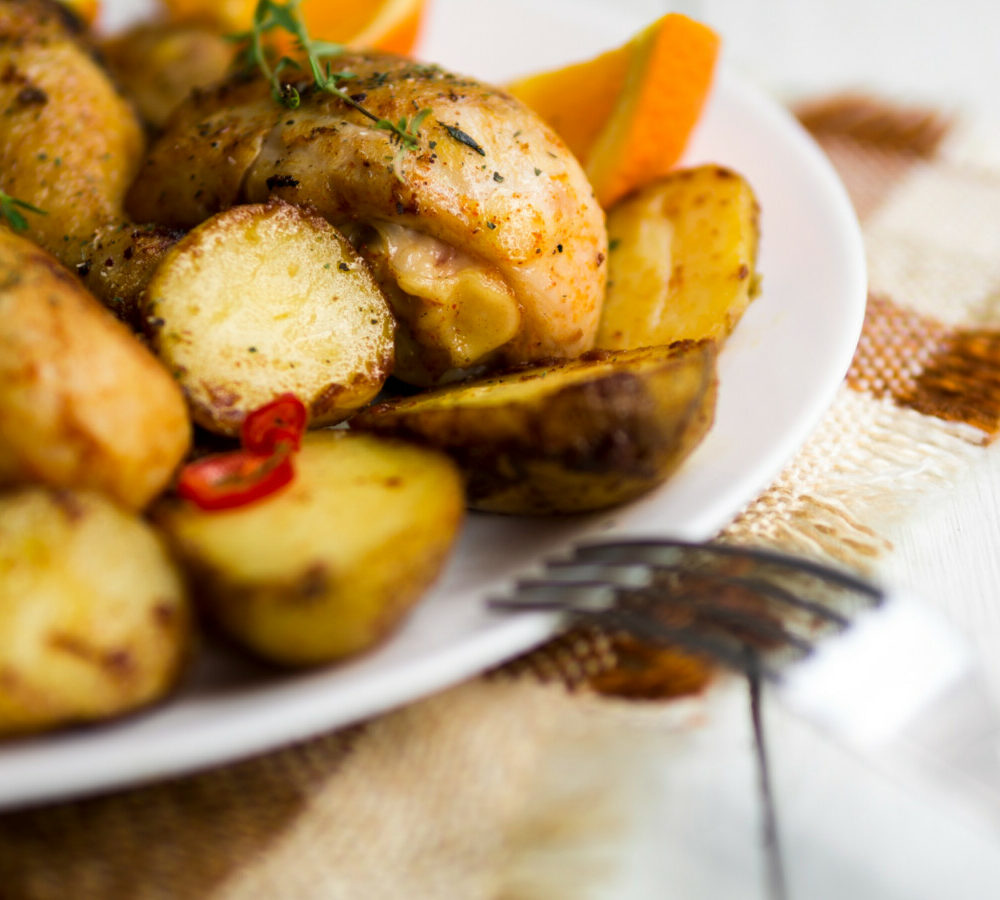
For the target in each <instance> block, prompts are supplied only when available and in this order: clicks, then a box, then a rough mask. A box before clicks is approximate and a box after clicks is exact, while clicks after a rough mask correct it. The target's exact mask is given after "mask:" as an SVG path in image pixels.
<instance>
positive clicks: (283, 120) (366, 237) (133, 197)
mask: <svg viewBox="0 0 1000 900" xmlns="http://www.w3.org/2000/svg"><path fill="white" fill-rule="evenodd" d="M333 65H334V66H335V67H336V68H337V69H338V70H339V71H341V72H343V73H345V75H349V78H348V77H345V78H344V80H343V82H342V84H343V85H344V88H345V90H349V91H350V96H351V97H352V98H353V101H354V104H356V105H351V104H349V103H348V102H346V101H345V100H343V99H341V98H340V97H338V96H336V95H334V94H332V93H329V92H325V91H322V90H319V89H317V88H316V87H315V86H314V85H312V84H311V83H306V82H302V83H298V84H296V85H295V86H296V88H297V90H298V92H299V94H300V96H301V105H300V106H299V107H298V108H296V109H288V108H285V107H283V106H282V105H281V104H280V103H278V102H277V101H276V100H275V99H274V97H273V96H272V92H271V88H270V85H269V84H268V83H267V82H266V81H264V80H263V79H261V78H255V77H252V76H247V75H241V76H237V77H233V78H230V79H229V80H228V81H226V82H224V83H222V84H221V85H219V86H216V87H213V88H211V89H208V90H203V91H198V92H196V93H195V94H194V95H193V96H192V97H191V98H190V99H189V100H188V101H187V102H186V103H185V104H183V105H182V106H181V107H180V108H179V109H178V110H177V111H176V112H175V114H174V115H173V117H172V118H171V120H170V121H169V122H168V124H167V126H166V129H165V131H164V133H163V134H162V136H161V137H160V138H159V139H158V141H157V142H156V143H155V144H154V146H153V147H152V149H151V151H150V153H149V155H148V157H147V159H146V161H145V164H144V165H143V166H142V168H141V170H140V172H139V175H138V177H137V179H136V181H135V183H134V184H133V185H132V188H131V190H130V192H129V195H128V198H127V201H126V207H127V209H128V211H129V212H130V213H131V215H132V217H133V218H134V219H135V220H137V221H145V222H156V223H159V224H161V225H166V226H176V227H183V228H188V227H191V226H194V225H196V224H198V223H199V222H201V221H203V220H204V219H206V218H207V217H208V216H210V215H212V214H213V213H216V212H218V211H220V210H222V209H225V208H227V207H230V206H233V205H236V204H239V203H246V202H255V201H262V200H266V199H267V198H269V197H273V196H277V197H280V198H282V199H284V200H286V201H288V202H290V203H295V204H300V205H308V206H311V207H313V208H314V209H316V210H317V211H318V212H319V213H320V214H321V215H323V216H324V217H325V218H326V219H327V220H328V221H330V222H331V223H333V224H334V225H336V226H338V227H340V228H342V229H343V230H344V231H345V232H346V233H347V234H348V236H349V237H350V238H351V239H352V241H353V242H354V243H355V245H356V246H357V247H358V248H359V250H360V251H361V253H362V254H363V255H364V256H365V257H366V258H367V259H368V261H369V262H370V263H371V265H372V268H373V270H374V272H375V274H376V277H377V278H378V279H379V281H380V283H381V285H382V287H383V289H384V290H385V291H386V294H387V296H388V298H389V301H390V303H391V305H392V307H393V311H394V313H395V315H396V317H397V319H398V321H399V324H400V328H399V329H398V334H399V337H398V338H397V351H396V370H395V371H396V374H397V376H399V377H401V378H403V379H404V380H407V381H410V382H412V383H415V384H422V385H426V384H432V383H435V382H438V381H441V380H446V379H448V378H449V377H452V376H454V375H455V374H456V373H462V372H466V371H468V370H470V369H474V368H477V367H482V366H485V365H495V364H501V363H516V362H524V361H529V360H535V359H540V358H545V357H567V356H574V355H576V354H579V353H581V352H582V351H584V350H586V349H588V348H589V347H590V346H591V345H592V343H593V340H594V335H595V331H596V327H597V321H598V317H599V315H600V307H601V300H602V297H603V293H604V285H605V270H606V263H605V257H606V253H607V237H606V231H605V225H604V215H603V212H602V210H601V209H600V207H599V206H598V204H597V202H596V201H595V200H594V197H593V191H592V189H591V187H590V185H589V183H588V182H587V179H586V177H585V175H584V174H583V171H582V169H581V168H580V165H579V164H578V162H577V161H576V159H575V158H574V157H573V156H572V154H571V153H570V152H569V151H568V150H567V148H566V146H565V144H564V143H563V142H562V141H561V139H560V138H558V137H557V136H556V135H555V133H554V132H553V131H552V130H551V129H549V128H548V126H546V125H545V124H544V123H543V122H542V121H541V120H540V119H539V118H538V117H537V116H536V115H535V114H534V113H532V112H531V111H529V110H528V109H527V108H526V107H525V106H523V105H522V104H521V103H520V102H519V101H517V100H515V99H514V98H513V97H511V96H510V95H509V94H506V93H504V92H503V91H501V90H498V89H497V88H494V87H490V86H487V85H484V84H481V83H480V82H477V81H474V80H472V79H469V78H464V77H460V76H457V75H453V74H451V73H449V72H446V71H445V70H443V69H441V68H439V67H437V66H431V65H424V64H421V63H416V62H413V61H412V60H407V59H403V58H399V57H395V56H388V55H382V54H350V55H343V56H339V57H337V58H336V59H335V60H334V61H333ZM358 106H360V107H363V110H362V109H358V108H357V107H358ZM422 110H429V112H428V113H427V114H425V116H424V117H422V122H421V125H420V127H419V134H418V137H417V140H416V146H415V147H412V148H410V147H407V146H406V142H405V141H404V140H402V139H401V138H400V136H399V135H398V134H394V133H393V132H392V131H390V130H387V129H385V128H384V127H379V125H378V123H377V122H376V121H374V120H377V119H384V120H388V121H391V122H394V123H398V122H400V120H401V119H405V120H406V121H407V122H409V123H411V124H412V122H413V120H414V118H415V117H417V116H418V114H419V113H420V112H421V111H422ZM372 117H374V120H373V118H372Z"/></svg>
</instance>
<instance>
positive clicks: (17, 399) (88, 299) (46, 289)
mask: <svg viewBox="0 0 1000 900" xmlns="http://www.w3.org/2000/svg"><path fill="white" fill-rule="evenodd" d="M190 439H191V425H190V421H189V419H188V413H187V409H186V407H185V403H184V398H183V396H182V395H181V392H180V390H179V389H178V387H177V385H176V384H175V383H174V381H173V380H172V379H171V378H170V375H169V374H168V373H167V371H166V369H164V368H163V366H162V365H160V363H159V362H158V361H157V360H156V358H155V357H154V356H153V355H152V354H151V353H150V352H149V350H148V349H147V348H146V347H144V346H143V345H142V344H141V343H140V342H139V341H138V340H137V339H136V338H135V336H134V335H133V334H132V333H131V332H129V330H128V329H127V328H126V327H125V326H124V325H123V324H122V323H121V322H118V321H117V320H116V319H115V318H114V317H113V316H112V315H111V314H110V313H109V312H108V311H107V310H106V309H104V308H103V307H102V306H101V305H100V304H99V303H98V302H97V300H95V299H94V298H93V297H92V296H90V295H89V294H88V293H87V291H86V290H85V289H84V287H83V286H82V285H81V284H80V283H79V281H78V280H77V279H76V278H74V277H73V276H72V275H71V274H70V273H69V272H67V271H66V270H65V269H63V268H62V266H60V265H59V263H58V262H56V260H55V259H53V258H52V257H51V256H49V254H48V253H46V252H45V251H44V250H42V249H41V248H40V247H37V246H35V245H34V244H33V243H32V242H31V241H29V240H28V239H27V238H25V237H22V236H20V235H17V234H14V233H13V232H12V231H10V230H9V229H8V228H6V227H3V226H0V487H4V486H10V485H18V484H24V483H28V482H41V483H43V484H48V485H51V486H54V487H87V488H93V489H96V490H101V491H104V492H106V493H107V494H108V495H109V496H111V497H113V498H114V499H116V500H117V501H118V502H119V503H121V504H123V505H125V506H127V507H130V508H133V509H140V508H142V507H144V506H145V505H146V504H147V503H149V501H150V500H152V499H153V497H155V496H156V495H158V494H159V493H161V492H162V491H163V490H164V489H165V488H166V487H167V485H168V483H169V482H170V479H171V477H172V476H173V473H174V471H175V469H176V468H177V466H178V465H179V464H180V462H181V460H182V459H183V458H184V455H185V454H186V452H187V450H188V446H189V443H190Z"/></svg>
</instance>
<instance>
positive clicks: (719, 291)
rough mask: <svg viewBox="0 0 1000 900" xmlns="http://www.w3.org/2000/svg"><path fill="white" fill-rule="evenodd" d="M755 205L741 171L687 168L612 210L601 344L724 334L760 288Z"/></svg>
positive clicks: (612, 345) (637, 344)
mask: <svg viewBox="0 0 1000 900" xmlns="http://www.w3.org/2000/svg"><path fill="white" fill-rule="evenodd" d="M758 216H759V210H758V206H757V201H756V199H755V198H754V194H753V191H752V190H751V188H750V186H749V185H748V184H747V182H746V181H745V180H744V179H743V178H742V176H740V175H738V174H736V173H735V172H732V171H730V170H729V169H724V168H722V167H720V166H701V167H698V168H693V169H681V170H678V171H676V172H674V173H672V174H671V175H668V176H666V177H665V178H663V179H662V180H660V181H656V182H653V183H652V184H650V185H648V186H647V187H644V188H642V189H641V190H639V191H638V192H637V193H635V194H634V195H632V196H631V197H629V198H627V199H625V200H623V201H621V202H620V203H618V204H617V205H616V206H614V207H613V208H612V209H611V210H610V212H609V213H608V239H609V247H610V248H611V249H610V251H609V254H608V290H607V296H606V297H605V300H604V308H603V311H602V313H601V322H600V326H599V328H598V332H597V342H596V346H597V347H601V348H604V349H609V350H611V349H613V350H618V349H632V348H635V347H650V346H654V345H659V344H669V343H672V342H673V341H680V340H702V339H704V338H712V339H714V340H716V341H722V340H724V339H725V338H726V337H727V336H728V334H729V333H730V332H731V331H732V329H733V327H734V326H735V325H736V323H737V322H738V321H739V319H740V317H741V316H742V315H743V312H744V310H745V309H746V308H747V305H748V304H749V303H750V301H751V300H752V299H753V297H754V295H755V293H756V290H757V281H758V279H757V274H756V269H755V266H756V259H757V241H758V235H759V229H758Z"/></svg>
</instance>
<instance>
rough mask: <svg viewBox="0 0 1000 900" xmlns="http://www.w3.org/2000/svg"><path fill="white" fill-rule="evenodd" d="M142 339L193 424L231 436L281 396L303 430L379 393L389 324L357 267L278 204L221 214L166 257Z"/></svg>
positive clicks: (303, 218)
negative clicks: (290, 402) (305, 422)
mask: <svg viewBox="0 0 1000 900" xmlns="http://www.w3.org/2000/svg"><path fill="white" fill-rule="evenodd" d="M146 297H147V304H146V310H145V313H146V316H145V323H146V329H147V332H148V334H149V336H150V341H151V343H152V345H153V348H154V349H155V350H156V352H157V354H158V355H159V356H160V358H161V359H162V360H163V361H164V362H165V363H166V365H167V366H168V368H169V369H170V370H171V371H172V372H173V373H174V377H175V378H176V379H177V380H178V382H179V383H180V385H181V388H182V390H183V391H184V393H185V395H186V397H187V399H188V403H189V404H190V407H191V414H192V417H193V418H194V420H195V421H196V422H197V423H198V424H199V425H202V426H204V427H205V428H207V429H209V430H210V431H214V432H216V433H219V434H229V435H234V434H237V433H238V432H239V427H240V423H241V422H242V421H243V419H244V417H245V416H246V414H247V413H248V412H250V411H251V410H253V409H255V408H257V407H259V406H262V405H263V404H265V403H267V402H268V401H269V400H272V399H273V398H274V397H275V396H277V395H278V394H282V393H285V392H291V393H293V394H295V395H296V396H297V397H298V398H299V399H300V400H301V401H302V402H303V403H304V404H305V405H306V407H307V408H308V410H309V417H310V422H311V424H313V425H326V424H331V423H334V422H338V421H340V420H341V419H344V418H346V417H347V416H348V415H350V414H351V413H352V412H353V411H354V410H356V409H358V408H359V407H361V406H363V405H364V404H365V403H367V402H368V401H369V400H371V399H372V397H374V396H375V394H376V393H377V392H378V391H379V389H380V388H381V387H382V384H383V382H384V381H385V379H386V377H387V376H388V374H389V371H390V368H391V365H392V358H393V319H392V314H391V313H390V311H389V306H388V304H387V303H386V300H385V297H384V296H383V294H382V292H381V290H380V289H379V287H378V285H376V283H375V281H374V279H373V278H372V275H371V273H370V271H369V270H368V267H367V265H366V264H365V262H364V261H363V260H362V259H361V258H360V257H359V256H358V255H357V254H356V253H355V252H354V250H353V249H352V247H351V245H350V244H349V243H348V242H347V240H346V239H345V238H344V237H343V236H342V235H341V234H340V233H339V232H338V231H337V230H336V229H334V228H333V227H332V226H331V225H329V224H328V223H327V222H326V221H325V220H324V219H322V218H321V217H320V216H318V215H316V214H314V213H311V212H308V211H306V210H304V209H300V208H299V207H296V206H292V205H290V204H287V203H284V202H282V201H280V200H275V201H271V202H270V203H266V204H254V205H248V206H236V207H232V208H231V209H229V210H226V211H225V212H222V213H219V214H217V215H216V216H214V217H212V218H211V219H209V220H208V221H206V222H204V223H203V224H201V225H199V226H198V227H197V228H195V229H194V230H193V231H191V232H189V233H188V234H187V235H186V236H185V237H183V238H182V239H181V240H180V241H178V242H177V244H175V245H174V247H173V248H172V249H171V250H170V251H168V253H167V254H166V256H165V257H164V259H163V262H162V263H160V265H159V267H158V268H157V270H156V273H155V274H154V275H153V277H152V279H151V280H150V282H149V286H148V288H147V289H146Z"/></svg>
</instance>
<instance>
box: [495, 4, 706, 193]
mask: <svg viewBox="0 0 1000 900" xmlns="http://www.w3.org/2000/svg"><path fill="white" fill-rule="evenodd" d="M718 54H719V38H718V35H716V33H715V32H714V31H712V29H710V28H709V27H708V26H706V25H702V24H701V23H700V22H695V21H694V20H693V19H689V18H688V17H687V16H682V15H680V14H679V13H669V14H668V15H665V16H663V17H662V18H661V19H659V20H657V21H656V22H654V23H653V24H652V25H650V26H649V27H648V28H646V29H644V30H643V31H641V32H640V33H639V34H637V35H636V36H635V37H634V38H632V40H630V41H629V42H628V43H627V44H625V45H623V46H621V47H618V48H616V49H615V50H610V51H608V52H607V53H603V54H601V55H600V56H597V57H595V58H594V59H591V60H587V61H586V62H581V63H576V64H575V65H570V66H565V67H564V68H561V69H554V70H552V71H549V72H543V73H541V74H538V75H532V76H529V77H527V78H523V79H521V80H519V81H515V82H513V83H512V84H509V85H508V86H507V87H508V89H509V90H510V91H511V93H513V94H514V95H515V96H517V97H519V98H520V99H521V100H523V101H524V102H525V103H526V104H527V105H528V106H530V107H532V108H533V109H534V110H535V111H536V112H537V113H538V114H539V115H541V117H542V118H543V119H545V120H546V121H547V122H548V123H549V124H550V125H551V126H552V127H553V128H554V129H555V130H556V131H557V132H558V133H559V134H560V135H561V136H562V138H563V140H565V141H566V143H567V144H568V145H569V148H570V150H572V151H573V153H574V154H575V155H576V156H577V158H578V159H579V160H580V162H581V163H583V166H584V168H585V169H586V172H587V175H588V177H589V178H590V182H591V184H592V185H593V186H594V191H595V192H596V195H597V199H598V202H600V204H601V205H602V206H604V207H605V208H607V207H610V206H611V205H612V204H613V203H614V202H615V201H616V200H618V199H620V198H621V197H623V196H624V195H625V194H627V193H629V192H630V191H633V190H635V189H636V188H638V187H641V186H642V185H643V184H646V183H648V182H650V181H653V180H655V179H657V178H659V177H661V176H662V175H665V174H666V173H667V172H668V171H669V170H670V169H671V168H673V166H674V165H675V164H676V163H677V161H678V159H680V157H681V154H682V153H683V152H684V148H685V147H686V146H687V142H688V138H689V137H690V135H691V132H692V130H693V129H694V126H695V124H696V123H697V121H698V118H699V116H700V115H701V111H702V109H703V107H704V105H705V101H706V99H707V98H708V93H709V90H710V89H711V86H712V78H713V75H714V72H715V64H716V60H717V58H718Z"/></svg>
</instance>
